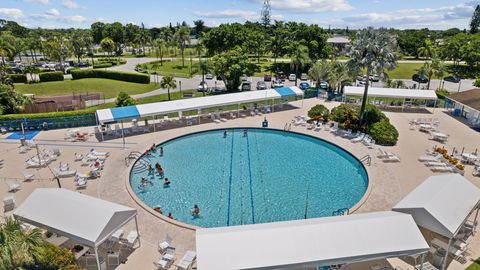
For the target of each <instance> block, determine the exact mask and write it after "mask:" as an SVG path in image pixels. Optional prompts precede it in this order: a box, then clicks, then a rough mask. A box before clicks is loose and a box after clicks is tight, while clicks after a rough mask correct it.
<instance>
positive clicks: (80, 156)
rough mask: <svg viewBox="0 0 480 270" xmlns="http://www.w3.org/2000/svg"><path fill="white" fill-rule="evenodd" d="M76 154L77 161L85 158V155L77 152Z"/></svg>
mask: <svg viewBox="0 0 480 270" xmlns="http://www.w3.org/2000/svg"><path fill="white" fill-rule="evenodd" d="M74 156H75V159H74V160H75V161H80V160H82V159H83V158H84V155H82V154H79V153H75V154H74Z"/></svg>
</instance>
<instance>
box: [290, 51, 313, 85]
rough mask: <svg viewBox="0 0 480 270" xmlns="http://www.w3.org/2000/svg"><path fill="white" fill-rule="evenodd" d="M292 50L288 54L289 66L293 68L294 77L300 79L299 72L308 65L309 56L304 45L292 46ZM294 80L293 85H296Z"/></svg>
mask: <svg viewBox="0 0 480 270" xmlns="http://www.w3.org/2000/svg"><path fill="white" fill-rule="evenodd" d="M292 46H293V47H294V48H293V49H292V50H291V52H290V59H291V64H292V65H293V67H294V70H295V75H296V76H297V78H298V77H300V76H299V75H300V74H299V70H300V69H301V68H302V67H304V66H305V65H306V64H308V63H310V56H309V55H308V48H307V47H306V46H304V45H298V44H293V45H292ZM297 81H298V80H295V85H297Z"/></svg>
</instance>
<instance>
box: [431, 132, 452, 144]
mask: <svg viewBox="0 0 480 270" xmlns="http://www.w3.org/2000/svg"><path fill="white" fill-rule="evenodd" d="M432 137H433V139H434V140H437V141H440V142H444V141H446V140H447V139H448V135H447V134H444V133H440V132H432Z"/></svg>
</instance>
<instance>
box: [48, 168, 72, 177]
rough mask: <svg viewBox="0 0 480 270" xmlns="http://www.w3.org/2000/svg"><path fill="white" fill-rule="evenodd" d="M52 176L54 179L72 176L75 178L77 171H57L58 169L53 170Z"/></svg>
mask: <svg viewBox="0 0 480 270" xmlns="http://www.w3.org/2000/svg"><path fill="white" fill-rule="evenodd" d="M53 174H54V175H55V176H56V177H60V178H62V177H72V176H75V175H76V174H77V170H72V171H62V170H59V169H54V170H53Z"/></svg>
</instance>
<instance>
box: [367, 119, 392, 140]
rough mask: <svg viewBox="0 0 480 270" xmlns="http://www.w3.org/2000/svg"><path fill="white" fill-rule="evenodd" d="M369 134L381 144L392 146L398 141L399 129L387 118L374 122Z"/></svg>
mask: <svg viewBox="0 0 480 270" xmlns="http://www.w3.org/2000/svg"><path fill="white" fill-rule="evenodd" d="M368 134H369V135H370V136H371V137H372V138H373V139H374V140H375V143H376V144H379V145H386V146H392V145H395V144H397V141H398V131H397V129H396V128H395V127H394V126H393V125H392V124H390V122H389V121H388V120H387V119H384V120H382V121H380V122H377V123H375V124H373V125H372V126H371V127H370V129H369V131H368Z"/></svg>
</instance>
